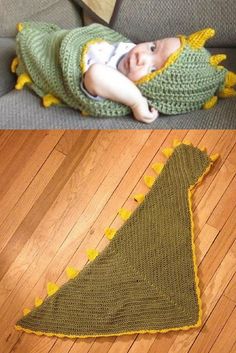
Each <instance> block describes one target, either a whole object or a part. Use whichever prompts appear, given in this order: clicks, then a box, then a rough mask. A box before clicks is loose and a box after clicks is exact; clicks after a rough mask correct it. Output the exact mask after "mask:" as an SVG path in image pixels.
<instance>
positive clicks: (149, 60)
mask: <svg viewBox="0 0 236 353" xmlns="http://www.w3.org/2000/svg"><path fill="white" fill-rule="evenodd" d="M180 46H181V43H180V39H179V38H164V39H159V40H156V41H154V42H145V43H140V44H137V45H136V46H135V47H134V48H133V49H131V50H130V51H129V52H128V53H127V54H126V55H125V56H124V57H123V58H122V59H121V61H120V62H119V64H118V70H119V71H120V72H122V73H123V74H124V75H125V76H127V77H128V78H129V79H130V80H131V81H137V80H139V79H140V78H142V77H143V76H145V75H147V74H149V73H150V72H153V71H156V70H159V69H160V68H161V67H163V65H164V64H165V62H166V61H167V59H168V58H169V56H170V55H171V54H173V53H174V52H175V51H176V50H177V49H179V48H180Z"/></svg>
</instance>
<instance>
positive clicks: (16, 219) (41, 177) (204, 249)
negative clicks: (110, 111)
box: [0, 130, 236, 353]
mask: <svg viewBox="0 0 236 353" xmlns="http://www.w3.org/2000/svg"><path fill="white" fill-rule="evenodd" d="M174 138H178V139H180V140H182V139H188V140H190V141H191V142H192V143H193V144H194V145H199V146H206V147H207V150H208V152H209V153H213V152H214V153H215V152H219V153H220V155H221V158H220V159H218V161H217V162H216V163H215V164H214V166H213V168H212V170H211V171H210V173H209V174H208V175H207V176H206V177H205V179H204V181H203V182H202V183H201V184H200V185H199V186H198V187H197V189H196V190H195V193H194V195H193V210H194V212H193V215H194V222H195V246H196V257H197V264H198V276H199V278H200V291H201V298H202V302H203V324H202V326H201V327H200V328H198V329H190V330H188V331H171V332H168V333H158V334H134V335H129V336H120V337H108V338H97V339H95V338H87V339H77V340H72V339H59V338H54V337H53V338H50V337H38V336H36V335H33V334H26V333H22V332H19V331H15V330H14V324H15V322H16V320H17V319H19V318H20V317H21V316H22V310H23V309H24V308H25V307H28V308H32V307H33V306H34V299H35V297H36V296H39V297H42V298H45V297H46V285H47V282H49V281H53V282H56V283H57V284H59V285H60V284H62V283H64V282H66V281H67V277H66V275H65V269H66V267H67V266H74V267H76V268H78V269H81V268H82V267H83V266H84V265H85V264H86V262H87V256H86V253H85V250H86V249H87V248H90V247H92V248H94V247H95V248H97V249H98V250H101V249H103V248H104V247H105V246H106V245H107V244H108V243H109V240H108V239H107V238H106V237H104V229H105V228H106V227H108V226H110V225H112V226H114V227H115V228H119V226H120V225H121V224H122V222H123V221H122V220H120V218H119V217H117V210H118V209H119V208H120V207H123V206H124V207H125V208H128V209H130V210H132V209H134V208H135V207H137V204H136V203H135V201H134V200H132V199H131V198H130V196H131V195H132V194H134V193H137V192H144V193H146V192H148V189H147V187H146V186H145V184H144V182H143V176H144V175H145V174H148V175H154V172H153V170H152V168H151V164H152V163H153V162H156V161H164V160H165V157H164V156H163V155H162V153H161V150H162V148H163V147H168V146H170V145H171V143H172V141H173V139H174ZM235 195H236V131H219V130H212V131H203V130H198V131H193V130H191V131H187V130H186V131H185V130H178V131H168V130H161V131H160V130H159V131H151V130H130V131H129V130H126V131H122V130H110V131H106V130H105V131H96V130H90V131H89V130H88V131H79V130H78V131H64V130H55V131H53V130H51V131H47V130H41V131H24V130H21V131H1V132H0V209H1V211H0V212H1V213H0V214H1V217H0V352H1V353H9V352H14V353H39V352H40V353H47V352H50V353H62V352H63V353H66V352H70V353H77V352H78V353H87V352H89V353H107V352H109V353H126V352H129V353H167V352H168V353H187V352H190V353H207V352H210V353H233V352H234V353H235V352H236V335H235V333H236V307H235V305H236V275H235V269H236V257H235V254H236V197H235Z"/></svg>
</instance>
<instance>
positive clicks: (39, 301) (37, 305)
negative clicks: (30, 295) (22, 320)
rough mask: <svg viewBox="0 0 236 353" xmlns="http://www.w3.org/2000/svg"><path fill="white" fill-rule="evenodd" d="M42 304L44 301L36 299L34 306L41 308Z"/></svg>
mask: <svg viewBox="0 0 236 353" xmlns="http://www.w3.org/2000/svg"><path fill="white" fill-rule="evenodd" d="M42 304H43V299H42V298H39V297H36V298H35V301H34V306H35V307H36V308H37V307H39V306H40V305H42Z"/></svg>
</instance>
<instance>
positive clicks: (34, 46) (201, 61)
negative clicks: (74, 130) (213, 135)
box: [16, 22, 227, 116]
mask: <svg viewBox="0 0 236 353" xmlns="http://www.w3.org/2000/svg"><path fill="white" fill-rule="evenodd" d="M22 25H23V29H22V31H21V32H19V33H18V34H17V36H16V44H17V45H16V51H17V56H18V58H19V62H20V64H19V65H18V67H17V69H16V73H17V75H20V74H22V73H27V74H28V75H29V76H30V78H31V80H32V83H30V84H27V86H28V87H29V88H31V89H33V90H34V91H35V92H36V93H37V94H38V95H39V96H40V97H43V96H45V95H47V94H51V95H53V96H55V97H57V98H59V99H60V101H61V102H62V103H61V105H65V106H66V105H68V106H70V107H72V108H74V109H78V110H80V111H82V112H83V113H86V115H93V116H125V115H127V114H129V113H131V112H132V111H131V109H130V108H129V107H127V106H125V105H124V104H121V103H118V102H115V101H112V100H110V99H104V100H100V101H98V100H93V99H91V98H89V97H88V96H87V95H86V94H85V93H84V92H83V91H82V90H81V88H80V81H81V79H82V72H81V71H82V70H81V67H80V65H81V60H82V53H83V49H84V48H85V46H86V44H87V43H88V42H89V41H90V40H92V39H102V40H106V41H108V42H111V43H114V42H120V41H122V42H130V40H129V39H127V38H126V37H124V36H123V35H121V34H119V33H117V32H116V31H114V30H112V29H110V28H108V27H106V26H103V25H100V24H98V23H94V24H91V25H89V26H85V27H79V28H76V29H72V30H63V29H60V28H59V27H58V26H56V25H51V24H47V23H40V22H39V23H37V22H23V23H22ZM182 37H183V38H185V42H184V44H182V50H181V52H180V54H179V55H178V56H177V57H176V58H175V60H173V61H172V62H171V63H170V64H169V65H168V66H167V67H165V68H164V69H163V70H161V72H159V73H158V74H155V75H152V74H151V75H147V77H148V78H147V79H146V80H144V81H145V82H143V80H142V79H141V81H140V82H139V81H137V82H135V84H136V85H137V87H138V88H139V89H140V91H141V93H142V95H143V96H145V97H146V98H147V100H148V102H149V104H150V105H151V106H154V107H155V108H156V109H158V111H159V112H161V113H164V114H179V113H186V112H190V111H192V110H196V109H200V108H202V106H203V104H204V103H206V102H207V101H208V100H209V99H211V98H212V97H213V96H214V95H217V94H218V93H219V92H220V91H222V90H223V89H224V84H225V79H226V74H227V69H225V68H224V67H223V66H216V65H212V64H211V63H210V57H211V55H210V53H209V52H208V51H207V50H206V49H205V48H204V47H201V48H197V49H195V48H193V47H192V46H191V45H190V44H189V43H188V37H184V36H182ZM149 76H150V77H149Z"/></svg>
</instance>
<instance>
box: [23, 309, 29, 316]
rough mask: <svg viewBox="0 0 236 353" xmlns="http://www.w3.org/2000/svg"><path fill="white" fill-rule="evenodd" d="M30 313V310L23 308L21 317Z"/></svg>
mask: <svg viewBox="0 0 236 353" xmlns="http://www.w3.org/2000/svg"><path fill="white" fill-rule="evenodd" d="M30 312H31V310H30V309H28V308H25V309H24V310H23V315H24V316H25V315H27V314H29V313H30Z"/></svg>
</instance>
